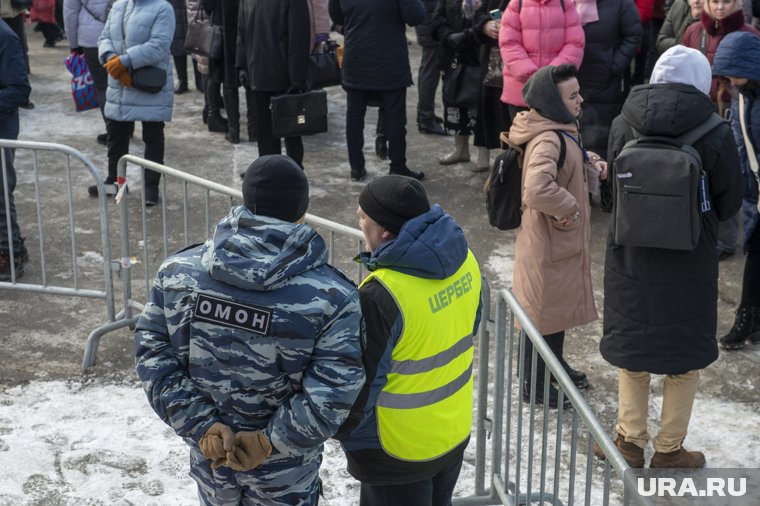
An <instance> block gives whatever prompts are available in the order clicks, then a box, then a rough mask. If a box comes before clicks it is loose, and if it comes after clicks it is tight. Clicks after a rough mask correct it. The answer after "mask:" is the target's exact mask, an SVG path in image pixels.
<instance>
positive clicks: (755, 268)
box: [740, 211, 760, 306]
mask: <svg viewBox="0 0 760 506" xmlns="http://www.w3.org/2000/svg"><path fill="white" fill-rule="evenodd" d="M740 212H741V211H740ZM741 303H742V304H744V305H748V306H760V224H759V225H758V226H756V227H755V230H754V232H752V235H751V236H750V238H749V240H748V241H747V260H746V261H745V263H744V276H743V279H742V300H741Z"/></svg>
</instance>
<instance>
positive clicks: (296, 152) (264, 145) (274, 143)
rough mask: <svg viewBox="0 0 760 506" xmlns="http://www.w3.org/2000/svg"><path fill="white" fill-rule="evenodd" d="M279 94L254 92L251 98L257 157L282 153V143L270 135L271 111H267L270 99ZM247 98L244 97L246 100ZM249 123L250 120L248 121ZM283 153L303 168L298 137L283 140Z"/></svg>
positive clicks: (300, 143) (301, 142)
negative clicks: (254, 114) (254, 116)
mask: <svg viewBox="0 0 760 506" xmlns="http://www.w3.org/2000/svg"><path fill="white" fill-rule="evenodd" d="M275 95H279V93H272V92H268V91H254V92H253V98H254V103H255V107H256V128H257V130H258V131H257V134H258V135H257V137H256V139H257V142H258V145H259V156H264V155H279V154H281V153H282V143H281V142H280V138H279V137H275V136H274V135H273V134H272V111H270V110H269V105H270V103H271V100H272V97H274V96H275ZM247 99H248V96H247V95H246V100H247ZM249 121H250V120H249ZM285 152H286V153H287V155H288V156H289V157H290V158H292V159H293V160H294V161H295V162H296V163H297V164H298V165H300V166H301V167H303V140H301V138H300V137H286V138H285Z"/></svg>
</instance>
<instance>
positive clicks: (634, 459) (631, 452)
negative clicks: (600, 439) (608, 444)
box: [594, 434, 644, 469]
mask: <svg viewBox="0 0 760 506" xmlns="http://www.w3.org/2000/svg"><path fill="white" fill-rule="evenodd" d="M614 443H615V446H617V449H618V450H619V451H620V454H621V455H622V456H623V458H624V459H625V461H626V462H628V465H629V466H631V467H636V468H639V469H640V468H643V467H644V449H643V448H639V447H638V446H636V445H635V444H633V443H626V442H625V440H624V439H623V436H621V435H620V434H618V436H617V437H616V438H615V441H614ZM594 455H596V456H597V457H598V458H599V459H601V460H605V459H606V458H607V457H606V455H604V452H603V451H602V447H601V446H599V443H597V442H596V441H594Z"/></svg>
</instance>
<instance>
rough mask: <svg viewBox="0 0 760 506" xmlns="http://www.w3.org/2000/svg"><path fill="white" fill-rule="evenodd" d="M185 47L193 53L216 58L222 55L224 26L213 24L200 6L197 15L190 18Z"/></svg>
mask: <svg viewBox="0 0 760 506" xmlns="http://www.w3.org/2000/svg"><path fill="white" fill-rule="evenodd" d="M184 48H185V51H187V52H188V53H190V54H192V55H197V56H206V57H208V58H212V59H215V60H217V59H219V58H221V57H222V27H221V26H217V25H212V24H211V19H210V18H209V17H208V16H206V15H205V14H204V12H203V8H202V7H200V6H199V7H198V10H197V11H195V16H193V18H192V19H190V20H188V23H187V33H186V34H185V45H184Z"/></svg>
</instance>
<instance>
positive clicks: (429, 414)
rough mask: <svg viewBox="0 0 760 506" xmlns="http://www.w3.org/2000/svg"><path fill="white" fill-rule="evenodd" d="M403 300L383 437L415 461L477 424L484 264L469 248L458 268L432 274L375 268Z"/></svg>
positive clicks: (382, 403)
mask: <svg viewBox="0 0 760 506" xmlns="http://www.w3.org/2000/svg"><path fill="white" fill-rule="evenodd" d="M371 279H375V280H377V281H379V282H380V283H382V284H383V285H384V286H385V288H386V289H387V290H388V291H389V292H390V294H391V295H392V296H393V297H394V299H395V300H396V304H397V305H398V307H399V309H400V311H401V316H402V318H403V327H402V330H401V335H400V336H399V339H398V341H397V342H396V345H395V346H394V348H393V352H392V354H391V365H390V369H389V371H388V376H387V380H388V381H387V383H386V384H385V387H383V389H382V391H381V392H380V394H379V396H378V400H377V406H376V410H377V426H378V435H379V438H380V443H381V445H382V447H383V449H384V450H385V451H386V453H388V454H389V455H391V456H393V457H395V458H397V459H400V460H408V461H415V462H419V461H426V460H432V459H435V458H438V457H440V456H442V455H444V454H446V453H448V452H449V451H451V450H452V449H454V448H456V447H457V446H458V445H459V444H460V443H462V442H463V441H464V440H465V439H467V437H468V436H469V434H470V427H471V425H472V355H473V335H472V332H473V328H474V326H475V318H476V315H477V309H478V304H479V302H480V285H481V278H480V268H479V267H478V263H477V260H475V256H474V255H473V254H472V251H468V254H467V259H466V260H465V261H464V263H462V265H461V266H460V267H459V269H458V270H457V272H455V273H454V274H453V275H452V276H450V277H448V278H446V279H425V278H420V277H416V276H411V275H408V274H403V273H401V272H398V271H394V270H391V269H378V270H376V271H373V272H372V273H371V274H370V275H369V276H367V278H366V279H365V280H364V281H363V282H362V284H364V283H367V282H368V281H369V280H371Z"/></svg>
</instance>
